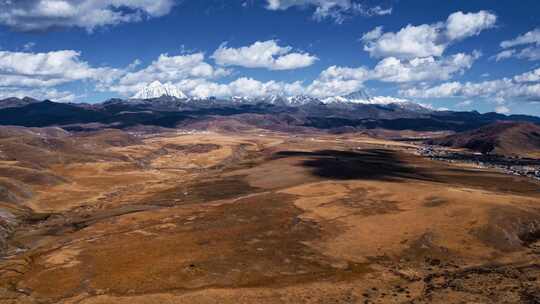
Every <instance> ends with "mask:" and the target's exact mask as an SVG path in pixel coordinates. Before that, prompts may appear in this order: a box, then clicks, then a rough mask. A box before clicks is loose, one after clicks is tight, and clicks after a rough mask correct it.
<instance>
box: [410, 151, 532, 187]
mask: <svg viewBox="0 0 540 304" xmlns="http://www.w3.org/2000/svg"><path fill="white" fill-rule="evenodd" d="M417 154H418V155H422V156H425V157H429V158H430V159H433V160H438V161H446V162H461V163H468V164H474V165H475V166H477V167H478V168H495V169H499V170H501V171H502V172H504V173H506V174H511V175H518V176H525V177H530V178H534V179H537V180H540V159H531V158H517V157H506V156H502V155H491V154H482V153H478V152H466V151H459V152H458V151H455V150H449V149H445V148H443V147H437V146H429V145H425V146H420V147H419V148H418V149H417Z"/></svg>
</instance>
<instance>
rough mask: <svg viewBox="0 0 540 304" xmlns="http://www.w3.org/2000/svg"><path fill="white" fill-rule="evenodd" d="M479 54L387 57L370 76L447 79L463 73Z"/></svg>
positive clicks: (399, 79) (400, 80) (398, 79)
mask: <svg viewBox="0 0 540 304" xmlns="http://www.w3.org/2000/svg"><path fill="white" fill-rule="evenodd" d="M479 56H480V54H479V53H478V52H475V53H473V54H464V53H458V54H455V55H452V56H450V57H448V58H442V59H436V58H434V57H432V56H430V57H424V58H414V59H411V60H401V59H398V58H396V57H387V58H385V59H383V60H381V61H380V62H379V63H378V64H377V65H376V66H375V68H374V69H373V72H372V74H373V75H372V78H374V79H377V80H380V81H384V82H397V83H404V82H418V81H433V80H448V79H450V78H451V77H452V76H453V75H454V74H456V73H458V74H463V73H464V71H465V70H467V69H469V68H470V67H471V66H472V64H473V62H474V61H475V60H476V59H478V58H479Z"/></svg>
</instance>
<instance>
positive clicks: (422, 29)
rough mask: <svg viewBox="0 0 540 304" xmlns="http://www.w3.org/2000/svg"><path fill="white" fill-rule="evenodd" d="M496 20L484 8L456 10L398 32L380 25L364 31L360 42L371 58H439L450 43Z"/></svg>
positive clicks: (487, 26)
mask: <svg viewBox="0 0 540 304" xmlns="http://www.w3.org/2000/svg"><path fill="white" fill-rule="evenodd" d="M496 20H497V16H496V15H494V14H492V13H489V12H487V11H479V12H477V13H463V12H455V13H453V14H451V15H450V16H448V19H447V20H446V21H445V22H437V23H434V24H421V25H411V24H409V25H407V26H406V27H404V28H402V29H400V30H399V31H397V32H386V33H384V32H383V31H382V27H376V28H375V29H373V30H372V31H370V32H367V33H365V34H364V35H363V36H362V41H363V42H364V50H365V51H367V52H369V54H370V56H372V57H377V58H380V57H396V58H400V59H411V58H416V57H429V56H435V57H439V56H442V55H443V53H444V51H445V50H446V48H447V47H448V46H449V45H451V44H452V43H455V42H456V41H459V40H462V39H465V38H467V37H471V36H475V35H478V34H480V32H482V31H483V30H485V29H489V28H492V27H494V26H495V23H496Z"/></svg>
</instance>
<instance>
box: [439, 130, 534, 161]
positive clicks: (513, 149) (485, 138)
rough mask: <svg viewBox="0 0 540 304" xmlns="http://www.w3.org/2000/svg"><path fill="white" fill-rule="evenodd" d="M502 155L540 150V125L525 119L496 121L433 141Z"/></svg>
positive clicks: (522, 154) (521, 154)
mask: <svg viewBox="0 0 540 304" xmlns="http://www.w3.org/2000/svg"><path fill="white" fill-rule="evenodd" d="M430 143H431V144H436V145H441V146H448V147H455V148H467V149H470V150H474V151H478V152H482V153H493V154H500V155H508V156H510V155H519V156H530V155H534V154H536V153H539V152H540V126H538V125H535V124H532V123H524V122H496V123H493V124H490V125H487V126H484V127H481V128H479V129H476V130H472V131H467V132H462V133H457V134H454V135H451V136H447V137H444V138H440V139H434V140H431V141H430Z"/></svg>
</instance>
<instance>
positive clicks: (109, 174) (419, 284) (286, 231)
mask: <svg viewBox="0 0 540 304" xmlns="http://www.w3.org/2000/svg"><path fill="white" fill-rule="evenodd" d="M222 123H223V122H222ZM227 123H229V124H230V122H227ZM210 125H212V126H222V125H220V124H218V125H216V124H215V122H214V123H212V124H210ZM207 126H208V125H207ZM211 129H212V128H207V131H181V130H175V129H168V130H166V129H163V130H160V131H159V132H155V131H150V130H148V129H139V130H131V131H128V130H125V131H123V130H115V129H102V130H98V131H90V132H67V131H65V130H63V129H60V128H55V127H49V128H24V127H2V128H1V130H2V132H1V133H0V135H1V136H0V165H1V166H2V168H3V169H2V171H1V172H2V173H1V177H0V178H1V179H0V181H1V183H0V186H1V188H0V189H2V191H0V201H1V204H2V205H1V206H2V213H1V216H2V225H1V228H2V234H1V236H2V240H3V242H2V244H3V247H2V256H3V258H2V260H1V263H0V303H84V304H89V303H93V304H96V303H131V304H133V303H463V302H476V303H536V302H537V301H540V265H539V264H538V257H539V255H540V243H539V240H540V239H539V236H540V234H539V233H540V221H539V218H540V207H539V206H540V205H539V204H540V191H539V189H540V187H539V185H540V183H539V182H538V181H536V180H533V179H530V178H526V177H521V176H510V175H507V174H504V173H501V172H499V171H497V170H494V169H490V168H476V167H472V166H468V165H467V164H466V163H461V162H453V163H450V162H442V161H437V160H431V159H430V158H429V157H424V156H421V155H417V153H416V152H417V150H418V149H419V147H420V144H419V143H414V142H410V141H394V140H391V139H384V138H382V137H373V136H369V135H367V134H366V133H362V132H356V133H355V132H351V133H344V134H337V135H336V134H329V133H326V132H318V131H312V132H309V133H296V134H294V133H284V132H280V131H273V130H268V129H259V128H247V127H246V126H245V125H244V126H243V128H242V129H241V130H239V129H234V131H233V132H231V131H227V130H226V129H223V128H221V129H220V130H219V131H218V130H214V131H212V130H211ZM407 135H411V134H407ZM413 135H414V134H413Z"/></svg>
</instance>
